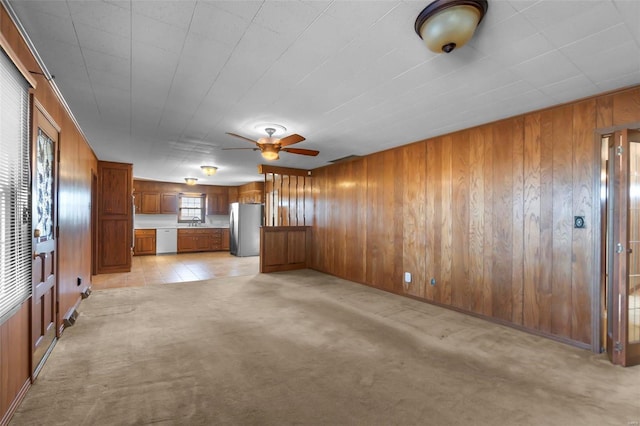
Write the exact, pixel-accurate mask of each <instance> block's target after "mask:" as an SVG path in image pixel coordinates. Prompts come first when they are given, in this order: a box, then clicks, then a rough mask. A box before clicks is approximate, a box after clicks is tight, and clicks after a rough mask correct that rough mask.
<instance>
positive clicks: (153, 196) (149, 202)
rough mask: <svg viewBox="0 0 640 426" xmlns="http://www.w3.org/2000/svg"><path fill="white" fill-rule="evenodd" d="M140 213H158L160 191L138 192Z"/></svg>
mask: <svg viewBox="0 0 640 426" xmlns="http://www.w3.org/2000/svg"><path fill="white" fill-rule="evenodd" d="M140 198H141V201H140V213H144V214H158V213H160V193H159V192H141V193H140Z"/></svg>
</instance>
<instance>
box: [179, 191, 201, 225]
mask: <svg viewBox="0 0 640 426" xmlns="http://www.w3.org/2000/svg"><path fill="white" fill-rule="evenodd" d="M205 201H206V194H185V193H183V194H180V198H179V199H178V223H204V221H205V206H206V203H205Z"/></svg>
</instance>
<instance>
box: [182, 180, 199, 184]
mask: <svg viewBox="0 0 640 426" xmlns="http://www.w3.org/2000/svg"><path fill="white" fill-rule="evenodd" d="M184 181H185V182H186V183H187V185H195V184H196V183H197V182H198V179H197V178H184Z"/></svg>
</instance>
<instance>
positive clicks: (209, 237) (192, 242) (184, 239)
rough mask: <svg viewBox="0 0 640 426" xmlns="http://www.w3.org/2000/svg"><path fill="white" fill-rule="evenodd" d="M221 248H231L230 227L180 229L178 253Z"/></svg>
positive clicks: (218, 249) (219, 249)
mask: <svg viewBox="0 0 640 426" xmlns="http://www.w3.org/2000/svg"><path fill="white" fill-rule="evenodd" d="M225 231H226V236H225ZM225 238H226V240H225ZM221 250H229V230H228V229H222V228H201V229H198V228H192V229H178V253H190V252H198V251H221Z"/></svg>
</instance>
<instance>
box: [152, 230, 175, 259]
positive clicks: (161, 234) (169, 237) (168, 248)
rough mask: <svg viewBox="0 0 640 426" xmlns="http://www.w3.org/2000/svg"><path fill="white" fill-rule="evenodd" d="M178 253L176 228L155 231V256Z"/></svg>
mask: <svg viewBox="0 0 640 426" xmlns="http://www.w3.org/2000/svg"><path fill="white" fill-rule="evenodd" d="M177 252H178V230H177V229H176V228H157V229H156V254H163V253H177Z"/></svg>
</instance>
